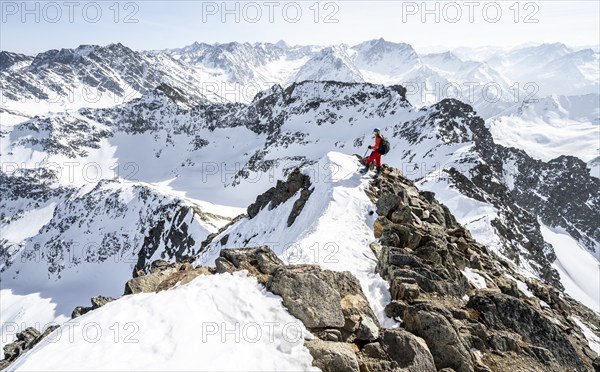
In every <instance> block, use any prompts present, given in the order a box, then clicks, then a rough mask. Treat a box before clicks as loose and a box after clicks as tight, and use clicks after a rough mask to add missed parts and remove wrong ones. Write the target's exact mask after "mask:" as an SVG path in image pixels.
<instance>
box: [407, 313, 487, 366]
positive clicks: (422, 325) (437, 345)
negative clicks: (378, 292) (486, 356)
mask: <svg viewBox="0 0 600 372" xmlns="http://www.w3.org/2000/svg"><path fill="white" fill-rule="evenodd" d="M403 319H404V326H405V328H406V329H407V330H408V331H410V332H412V333H414V334H416V335H417V336H419V337H421V338H423V339H424V340H425V341H426V342H427V345H428V346H429V349H430V350H431V354H432V355H433V359H434V361H435V365H436V367H437V368H438V369H442V368H452V369H454V370H455V371H456V372H473V371H474V370H475V369H474V367H473V361H472V359H471V355H470V354H469V351H468V350H467V348H466V347H465V345H464V344H463V343H462V340H461V337H459V335H458V333H457V331H456V330H455V329H454V327H453V326H452V323H451V322H450V321H449V320H448V319H447V318H446V317H445V316H443V315H441V314H439V313H437V312H436V311H435V310H433V309H432V308H431V307H428V306H419V305H417V306H410V307H409V308H408V309H407V310H406V311H405V312H404V318H403Z"/></svg>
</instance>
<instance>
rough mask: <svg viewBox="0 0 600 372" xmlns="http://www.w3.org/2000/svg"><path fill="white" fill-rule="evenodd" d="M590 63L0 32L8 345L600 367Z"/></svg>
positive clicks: (6, 350) (182, 364)
mask: <svg viewBox="0 0 600 372" xmlns="http://www.w3.org/2000/svg"><path fill="white" fill-rule="evenodd" d="M598 66H599V53H598V50H592V49H581V48H573V47H569V46H567V45H564V44H561V43H554V44H541V45H531V46H523V47H516V48H512V49H507V48H494V47H486V48H456V49H452V50H438V51H436V52H435V53H423V52H420V51H419V52H417V51H416V50H415V49H414V48H413V47H412V46H411V45H409V44H405V43H394V42H389V41H386V40H384V39H376V40H369V41H365V42H362V43H360V44H357V45H345V44H340V45H328V46H318V45H295V46H291V45H288V44H287V43H285V42H283V41H281V42H278V43H276V44H271V43H255V44H250V43H237V42H231V43H225V44H206V43H194V44H192V45H189V46H186V47H183V48H174V49H166V50H147V51H136V50H133V49H131V48H128V47H127V46H125V45H123V44H120V43H116V44H110V45H107V46H97V45H82V46H79V47H77V48H75V49H60V50H48V51H45V52H42V53H39V54H37V55H24V54H19V53H13V52H10V51H1V52H0V89H1V94H2V104H1V107H0V120H1V125H0V144H1V152H0V155H1V158H0V159H1V164H2V168H1V172H0V177H1V181H2V182H1V183H0V195H1V200H0V233H1V236H0V310H1V311H0V318H1V323H2V326H1V327H2V328H1V332H2V340H1V346H2V351H1V352H0V369H1V370H7V371H13V370H60V371H64V370H90V369H98V370H178V371H179V370H205V371H214V370H227V371H233V370H239V371H242V370H243V371H247V370H253V371H254V370H265V371H287V370H289V371H300V370H302V371H304V370H307V371H308V370H310V371H313V370H314V371H318V370H321V371H373V372H375V371H412V372H421V371H444V372H450V371H455V372H463V371H467V372H475V371H477V372H483V371H544V372H548V371H557V372H558V371H595V372H599V371H600V356H599V355H600V263H599V261H600V222H599V221H600V152H599V151H600V144H599V142H598V140H599V138H600V107H599V102H600V91H599V89H600V73H599V67H598ZM383 142H385V144H386V145H389V152H387V153H385V154H383V155H381V161H382V164H381V166H379V164H376V163H377V160H374V161H373V163H372V164H368V166H365V160H366V158H367V157H369V155H371V153H372V151H371V149H370V148H371V147H373V146H380V149H381V146H382V143H383ZM379 152H384V151H379ZM375 155H377V151H375ZM374 158H377V156H374ZM370 159H373V157H369V160H367V161H370Z"/></svg>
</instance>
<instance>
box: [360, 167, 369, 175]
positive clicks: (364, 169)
mask: <svg viewBox="0 0 600 372" xmlns="http://www.w3.org/2000/svg"><path fill="white" fill-rule="evenodd" d="M368 171H369V166H368V165H366V166H365V167H364V168H363V169H361V170H360V171H359V172H360V174H365V173H367V172H368Z"/></svg>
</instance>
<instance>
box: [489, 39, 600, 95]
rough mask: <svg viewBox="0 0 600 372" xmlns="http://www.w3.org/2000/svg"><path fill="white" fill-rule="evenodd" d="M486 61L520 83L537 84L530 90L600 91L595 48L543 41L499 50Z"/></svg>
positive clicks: (599, 61) (599, 58) (598, 56)
mask: <svg viewBox="0 0 600 372" xmlns="http://www.w3.org/2000/svg"><path fill="white" fill-rule="evenodd" d="M486 62H487V63H488V64H489V65H490V66H492V67H493V68H494V69H496V70H497V71H499V72H501V73H503V74H505V75H506V76H510V77H511V79H514V81H515V82H519V83H520V84H521V86H523V85H524V84H527V83H533V84H535V89H533V88H532V89H533V90H532V89H529V90H528V92H530V93H536V95H537V96H541V97H543V96H546V95H552V94H563V95H582V94H588V93H598V90H599V89H600V85H599V84H600V82H599V78H600V73H599V72H598V65H599V64H600V53H598V52H594V51H593V50H592V49H583V50H579V51H574V50H572V49H571V48H569V47H567V46H566V45H564V44H562V43H554V44H542V45H538V46H530V47H524V48H517V49H515V50H512V51H510V52H508V53H504V52H500V53H497V54H494V55H492V56H490V57H488V58H487V59H486ZM565 82H568V83H567V84H565Z"/></svg>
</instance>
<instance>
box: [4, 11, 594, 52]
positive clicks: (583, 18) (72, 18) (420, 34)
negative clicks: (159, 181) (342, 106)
mask: <svg viewBox="0 0 600 372" xmlns="http://www.w3.org/2000/svg"><path fill="white" fill-rule="evenodd" d="M599 4H600V2H598V1H519V2H517V1H495V2H494V1H468V0H467V1H427V2H423V1H319V2H316V1H295V2H279V1H269V0H267V1H255V2H252V1H227V2H223V1H215V2H211V1H203V2H202V1H119V2H116V1H114V0H113V1H96V2H94V1H71V0H65V1H29V2H24V1H21V0H19V1H6V0H0V6H1V8H0V12H1V14H0V16H1V19H0V22H1V23H0V27H1V29H0V48H1V49H2V50H9V51H15V52H21V53H29V54H34V53H37V52H40V51H44V50H48V49H59V48H74V47H77V46H78V45H81V44H100V45H106V44H109V43H114V42H121V43H123V44H125V45H127V46H129V47H131V48H133V49H137V50H142V49H163V48H170V47H182V46H185V45H189V44H191V43H193V42H194V41H200V42H208V43H214V42H229V41H240V42H243V41H248V42H255V41H268V42H276V41H278V40H281V39H283V40H285V41H286V42H288V43H289V44H319V45H324V44H338V43H347V44H355V43H358V42H361V41H365V40H368V39H373V38H379V37H383V38H385V39H386V40H390V41H396V42H408V43H410V44H412V45H413V46H415V47H417V48H424V47H428V46H443V47H456V46H482V45H497V46H515V45H520V44H523V43H528V42H535V43H542V42H563V43H565V44H567V45H572V46H582V45H594V46H597V45H598V44H600V20H599V18H600V16H599V14H600V5H599Z"/></svg>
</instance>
